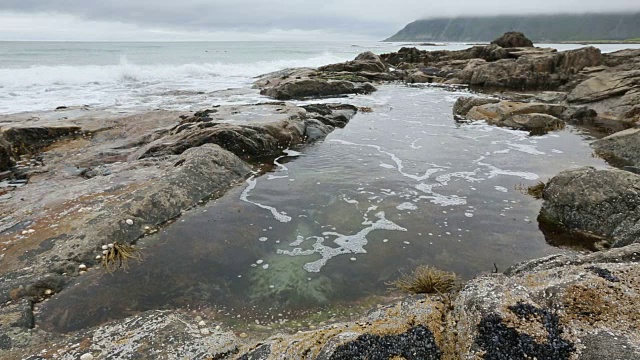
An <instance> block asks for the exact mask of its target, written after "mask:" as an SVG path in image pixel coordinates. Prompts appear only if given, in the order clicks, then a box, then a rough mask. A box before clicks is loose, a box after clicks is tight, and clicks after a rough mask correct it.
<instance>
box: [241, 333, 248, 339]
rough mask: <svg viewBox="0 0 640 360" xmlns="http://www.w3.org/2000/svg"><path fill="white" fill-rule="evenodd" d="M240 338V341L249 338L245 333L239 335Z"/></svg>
mask: <svg viewBox="0 0 640 360" xmlns="http://www.w3.org/2000/svg"><path fill="white" fill-rule="evenodd" d="M240 337H241V338H242V339H246V338H248V337H249V335H247V333H242V334H240Z"/></svg>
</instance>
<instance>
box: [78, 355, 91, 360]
mask: <svg viewBox="0 0 640 360" xmlns="http://www.w3.org/2000/svg"><path fill="white" fill-rule="evenodd" d="M80 360H93V355H91V354H89V353H86V354H83V355H82V356H80Z"/></svg>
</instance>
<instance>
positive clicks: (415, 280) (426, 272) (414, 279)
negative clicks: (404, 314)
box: [388, 265, 458, 294]
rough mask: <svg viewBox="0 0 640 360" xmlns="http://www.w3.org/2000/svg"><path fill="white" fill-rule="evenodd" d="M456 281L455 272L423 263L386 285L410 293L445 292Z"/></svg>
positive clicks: (453, 286)
mask: <svg viewBox="0 0 640 360" xmlns="http://www.w3.org/2000/svg"><path fill="white" fill-rule="evenodd" d="M457 283H458V281H457V277H456V274H454V273H452V272H447V271H442V270H438V269H436V268H433V267H430V266H424V265H423V266H419V267H418V268H417V269H415V270H414V271H413V272H412V273H411V274H404V275H402V276H401V277H400V278H399V279H398V280H396V281H393V282H391V283H389V284H388V285H391V286H393V287H394V288H396V289H398V290H401V291H403V292H407V293H412V294H445V293H449V292H451V291H453V290H454V289H455V288H456V285H457Z"/></svg>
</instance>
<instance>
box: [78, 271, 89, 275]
mask: <svg viewBox="0 0 640 360" xmlns="http://www.w3.org/2000/svg"><path fill="white" fill-rule="evenodd" d="M86 273H87V272H86V271H80V272H79V273H78V274H80V275H84V274H86Z"/></svg>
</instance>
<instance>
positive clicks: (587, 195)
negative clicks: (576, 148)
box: [540, 168, 640, 247]
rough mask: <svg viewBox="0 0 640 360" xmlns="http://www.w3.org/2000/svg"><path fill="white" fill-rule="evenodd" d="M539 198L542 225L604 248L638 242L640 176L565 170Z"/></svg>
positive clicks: (639, 239)
mask: <svg viewBox="0 0 640 360" xmlns="http://www.w3.org/2000/svg"><path fill="white" fill-rule="evenodd" d="M543 197H544V204H543V206H542V211H541V213H540V220H541V221H542V222H550V223H552V224H555V225H558V226H561V227H563V228H565V229H567V230H570V231H575V232H578V233H580V234H582V235H586V236H590V237H592V238H594V239H597V240H598V241H600V242H604V244H603V246H606V247H608V246H613V247H621V246H625V245H628V244H632V243H636V242H639V241H640V175H637V174H634V173H631V172H628V171H622V170H596V169H594V168H581V169H575V170H569V171H565V172H562V173H560V174H559V175H557V176H556V177H554V178H552V179H551V181H550V182H549V183H548V184H547V185H546V187H545V189H544V196H543Z"/></svg>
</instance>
